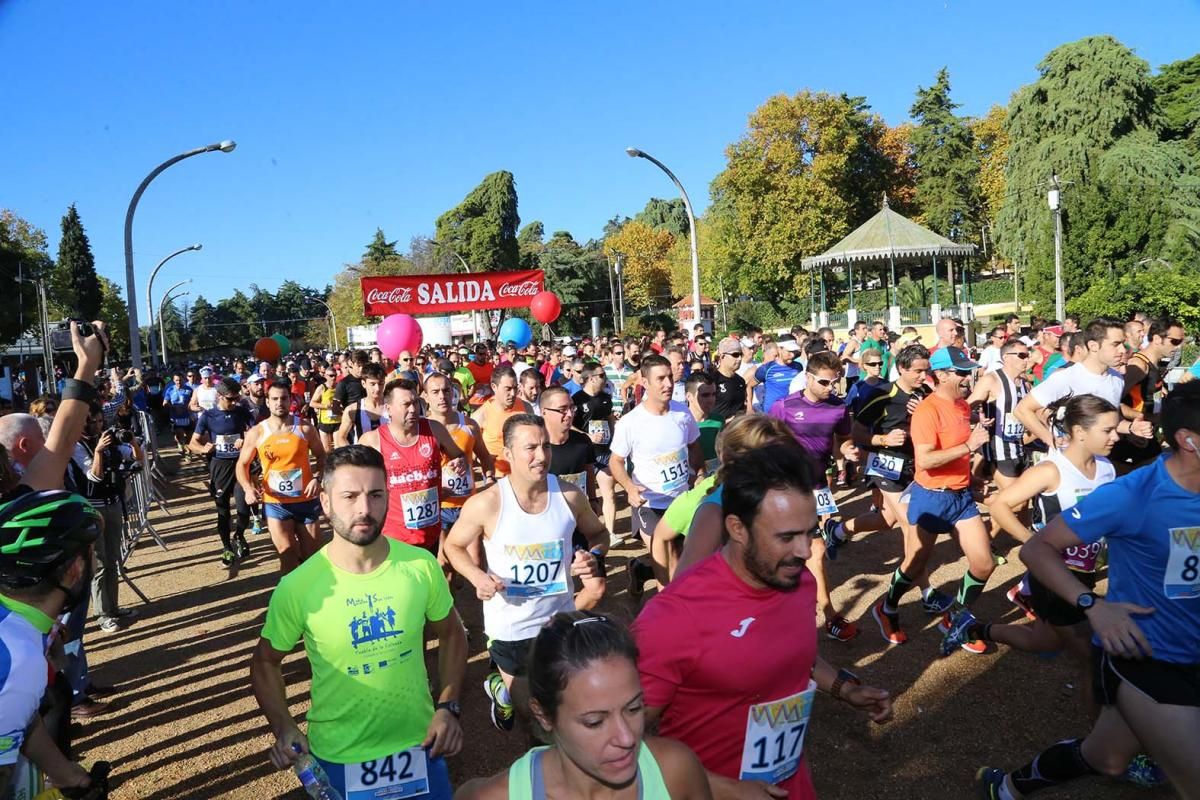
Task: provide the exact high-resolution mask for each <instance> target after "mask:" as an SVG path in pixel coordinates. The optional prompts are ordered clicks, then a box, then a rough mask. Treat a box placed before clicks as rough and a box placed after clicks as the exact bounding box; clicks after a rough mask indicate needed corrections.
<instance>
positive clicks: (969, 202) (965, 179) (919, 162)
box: [909, 67, 979, 242]
mask: <svg viewBox="0 0 1200 800" xmlns="http://www.w3.org/2000/svg"><path fill="white" fill-rule="evenodd" d="M956 108H958V104H957V103H955V102H953V101H952V100H951V99H950V73H949V72H947V70H946V69H945V68H944V67H943V68H942V69H941V70H939V71H938V74H937V79H936V80H935V81H934V83H933V85H932V86H930V87H928V88H924V87H920V88H918V89H917V99H916V102H914V103H913V105H912V108H911V109H910V111H909V114H910V115H911V116H912V118H913V121H914V122H915V123H916V125H915V127H914V128H913V129H912V135H911V137H910V142H911V144H912V152H913V160H914V161H915V162H916V167H917V204H918V205H919V206H920V209H921V214H920V216H919V217H918V218H917V221H918V222H921V223H922V224H924V225H926V226H927V227H929V228H931V229H932V230H934V231H936V232H938V233H940V234H942V235H943V236H945V237H947V238H949V239H952V240H954V241H959V242H970V241H974V240H975V239H976V234H977V233H978V220H977V219H975V210H976V208H977V206H978V200H977V194H978V179H979V162H978V160H977V158H976V155H975V145H974V142H973V140H972V136H971V129H970V128H969V127H968V125H967V122H966V120H964V119H962V118H961V117H959V116H957V115H955V113H954V109H956Z"/></svg>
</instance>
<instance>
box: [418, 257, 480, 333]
mask: <svg viewBox="0 0 1200 800" xmlns="http://www.w3.org/2000/svg"><path fill="white" fill-rule="evenodd" d="M426 241H428V242H429V243H430V244H431V245H433V246H435V247H441V248H444V249H445V250H447V251H449V253H450V254H451V255H452V256H454V257H455V258H457V259H458V263H460V264H462V268H463V272H466V273H468V274H470V272H471V265H470V264H468V263H467V260H466V259H465V258H463V257H462V256H461V255H460V254H459V252H458V251H457V250H455V249H454V248H453V247H451V246H450V245H448V244H444V243H442V242H439V241H438V240H437V239H427V240H426ZM471 327H473V328H474V329H475V341H479V312H478V311H472V312H471Z"/></svg>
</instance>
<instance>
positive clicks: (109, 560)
mask: <svg viewBox="0 0 1200 800" xmlns="http://www.w3.org/2000/svg"><path fill="white" fill-rule="evenodd" d="M60 413H61V412H60ZM141 457H142V453H141V448H140V445H138V442H137V439H136V437H134V435H133V432H132V431H129V430H125V429H122V428H116V427H107V428H106V427H105V418H104V408H103V406H101V405H100V404H99V403H93V404H92V406H91V408H90V409H89V414H88V420H87V426H86V427H85V428H84V433H83V438H81V439H80V440H79V442H78V443H77V444H76V445H75V452H74V454H73V455H72V456H71V464H70V471H71V476H70V477H71V479H72V480H73V482H74V485H75V490H76V491H77V492H79V493H80V494H82V495H83V496H84V497H86V498H87V499H88V501H89V502H90V503H91V504H92V506H94V507H95V508H96V510H97V511H99V512H100V516H101V517H102V518H103V519H104V533H103V534H102V535H101V537H100V538H99V539H98V540H97V541H96V574H95V576H94V577H93V578H92V603H93V605H94V606H95V608H96V613H97V616H98V617H99V619H100V630H102V631H104V632H105V633H112V632H114V631H116V630H118V629H119V628H120V620H122V619H129V618H130V617H132V616H134V613H135V612H134V611H133V610H132V609H123V608H120V607H119V606H118V605H117V578H118V576H117V560H118V559H119V558H120V557H121V531H122V529H123V525H124V517H125V487H126V482H127V479H128V476H129V475H130V473H132V472H133V471H135V470H136V469H137V468H138V467H139V466H140V462H141Z"/></svg>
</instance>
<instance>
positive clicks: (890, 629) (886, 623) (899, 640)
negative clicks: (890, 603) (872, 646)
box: [871, 600, 908, 644]
mask: <svg viewBox="0 0 1200 800" xmlns="http://www.w3.org/2000/svg"><path fill="white" fill-rule="evenodd" d="M871 616H872V617H874V618H875V621H876V622H877V623H879V632H880V633H882V634H883V640H884V641H885V642H887V643H889V644H904V643H905V642H907V641H908V636H906V635H905V633H904V631H902V630H900V615H899V614H889V613H887V612H886V611H884V610H883V601H882V600H880V601H879V602H878V603H876V604H875V605H873V606H871Z"/></svg>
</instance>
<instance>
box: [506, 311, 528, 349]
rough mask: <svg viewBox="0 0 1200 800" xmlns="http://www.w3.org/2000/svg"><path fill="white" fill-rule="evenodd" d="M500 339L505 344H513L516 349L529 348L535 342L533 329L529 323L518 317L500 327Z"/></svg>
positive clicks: (509, 319)
mask: <svg viewBox="0 0 1200 800" xmlns="http://www.w3.org/2000/svg"><path fill="white" fill-rule="evenodd" d="M499 339H500V341H501V342H503V343H507V342H512V344H513V346H514V347H518V348H520V347H528V346H529V343H530V342H532V341H533V329H532V328H530V327H529V323H528V322H526V321H525V320H523V319H520V318H518V317H509V318H508V319H506V320H505V321H504V324H503V325H501V326H500V336H499Z"/></svg>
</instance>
